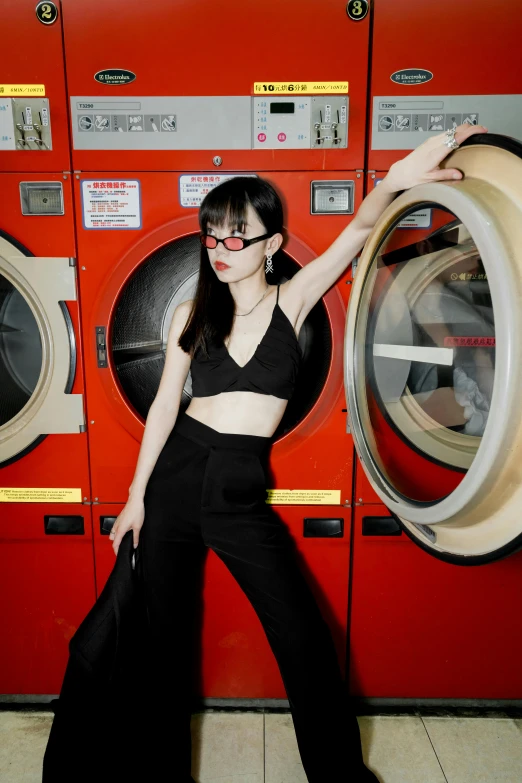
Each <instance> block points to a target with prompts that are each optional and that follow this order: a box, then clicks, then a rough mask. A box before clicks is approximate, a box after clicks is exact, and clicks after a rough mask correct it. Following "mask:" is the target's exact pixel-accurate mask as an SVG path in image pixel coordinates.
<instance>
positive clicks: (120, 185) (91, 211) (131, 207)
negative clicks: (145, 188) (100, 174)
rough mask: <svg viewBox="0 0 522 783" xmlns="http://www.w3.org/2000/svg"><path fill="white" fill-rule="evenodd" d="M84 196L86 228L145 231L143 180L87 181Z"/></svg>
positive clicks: (82, 191)
mask: <svg viewBox="0 0 522 783" xmlns="http://www.w3.org/2000/svg"><path fill="white" fill-rule="evenodd" d="M81 194H82V214H83V227H84V228H86V229H105V230H107V229H111V230H115V229H116V230H118V229H120V230H122V229H136V228H141V198H140V182H139V180H137V179H132V180H128V179H119V180H118V179H110V180H109V179H84V180H82V183H81Z"/></svg>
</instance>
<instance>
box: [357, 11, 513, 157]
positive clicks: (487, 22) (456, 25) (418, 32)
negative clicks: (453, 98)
mask: <svg viewBox="0 0 522 783" xmlns="http://www.w3.org/2000/svg"><path fill="white" fill-rule="evenodd" d="M521 35H522V14H521V13H520V1H519V0H497V1H496V2H495V3H491V2H489V0H478V2H477V0H459V2H454V3H452V4H451V7H449V6H441V4H440V2H439V0H422V2H417V3H415V2H412V0H377V2H376V3H375V10H374V20H373V48H372V67H371V96H372V97H373V96H374V95H397V96H399V95H400V96H405V97H412V96H413V97H415V96H419V95H501V94H504V95H509V94H514V93H520V92H522V80H521V69H520V43H519V42H520V38H521ZM404 68H418V69H420V68H423V69H425V70H429V71H431V72H432V73H433V79H431V81H429V82H426V83H424V84H416V85H401V84H396V83H394V82H392V81H391V79H390V77H391V75H392V74H393V73H395V71H398V70H401V69H404ZM368 134H369V136H368V139H369V143H368V150H369V157H368V168H369V169H388V168H389V167H390V166H391V164H392V163H394V162H395V161H396V160H398V159H399V158H402V157H403V156H404V155H405V154H406V153H405V152H404V151H394V150H372V149H371V143H370V142H371V122H370V125H369V127H368Z"/></svg>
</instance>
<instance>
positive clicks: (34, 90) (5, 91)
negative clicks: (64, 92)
mask: <svg viewBox="0 0 522 783" xmlns="http://www.w3.org/2000/svg"><path fill="white" fill-rule="evenodd" d="M29 95H40V96H41V95H45V84H0V96H3V97H4V98H8V97H10V96H11V97H13V98H16V97H18V96H21V97H23V98H27V97H28V96H29Z"/></svg>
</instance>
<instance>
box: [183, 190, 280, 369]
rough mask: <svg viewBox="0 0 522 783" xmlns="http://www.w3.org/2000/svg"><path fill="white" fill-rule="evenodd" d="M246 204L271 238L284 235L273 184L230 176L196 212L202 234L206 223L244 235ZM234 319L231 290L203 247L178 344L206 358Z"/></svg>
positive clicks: (208, 195) (208, 194) (187, 351)
mask: <svg viewBox="0 0 522 783" xmlns="http://www.w3.org/2000/svg"><path fill="white" fill-rule="evenodd" d="M249 204H250V206H251V207H252V208H253V209H254V211H255V212H256V214H257V216H258V218H259V220H260V221H261V223H262V224H263V226H264V227H265V232H264V233H267V234H270V236H273V235H274V234H278V233H279V234H281V233H282V232H283V205H282V203H281V199H280V198H279V196H278V194H277V192H276V191H275V189H274V188H273V187H272V185H271V184H270V183H269V182H268V181H267V180H266V179H262V178H261V177H233V178H232V179H228V180H225V182H222V183H221V184H220V185H218V186H217V187H215V188H214V189H213V190H211V191H210V192H209V193H207V195H206V196H205V198H204V199H203V201H202V203H201V207H200V209H199V226H200V228H201V231H202V233H203V234H206V233H207V228H208V225H209V224H212V225H213V226H223V225H227V224H228V225H230V226H233V227H234V228H237V229H238V230H239V231H241V232H242V233H243V232H244V229H245V223H246V222H247V209H248V205H249ZM233 320H234V299H233V298H232V294H231V293H230V288H229V287H228V284H227V283H223V282H222V281H221V280H218V278H217V277H216V274H215V272H214V270H213V269H212V267H211V265H210V264H209V260H208V251H207V249H206V248H205V247H203V245H202V246H201V258H200V264H199V280H198V285H197V288H196V294H195V297H194V301H193V304H192V310H191V312H190V316H189V318H188V321H187V324H186V326H185V328H184V329H183V332H182V333H181V335H180V338H179V341H178V344H179V345H180V347H181V348H182V349H183V350H184V351H185V352H186V353H190V354H191V355H194V353H195V351H196V350H197V349H198V348H200V347H201V348H202V350H203V351H204V353H205V354H207V355H208V346H209V345H210V344H211V343H212V342H217V343H219V344H220V343H221V342H223V341H224V340H225V339H226V338H227V337H228V335H229V334H230V332H231V330H232V323H233Z"/></svg>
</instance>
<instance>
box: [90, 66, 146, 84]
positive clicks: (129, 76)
mask: <svg viewBox="0 0 522 783" xmlns="http://www.w3.org/2000/svg"><path fill="white" fill-rule="evenodd" d="M94 78H95V79H96V81H97V82H100V84H129V83H130V82H133V81H134V79H135V78H136V74H135V73H133V72H132V71H126V70H125V69H124V68H106V69H105V70H103V71H98V73H95V74H94Z"/></svg>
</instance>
